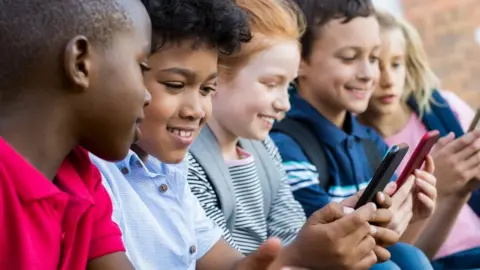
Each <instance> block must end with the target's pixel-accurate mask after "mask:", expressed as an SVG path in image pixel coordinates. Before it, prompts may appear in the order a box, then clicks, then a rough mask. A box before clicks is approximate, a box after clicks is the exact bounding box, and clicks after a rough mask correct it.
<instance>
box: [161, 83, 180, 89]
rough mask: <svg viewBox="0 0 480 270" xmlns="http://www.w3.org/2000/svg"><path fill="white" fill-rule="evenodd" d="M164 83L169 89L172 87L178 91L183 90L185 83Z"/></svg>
mask: <svg viewBox="0 0 480 270" xmlns="http://www.w3.org/2000/svg"><path fill="white" fill-rule="evenodd" d="M162 84H163V85H165V86H166V87H167V89H170V90H174V91H178V90H182V89H183V87H184V85H183V83H166V82H164V83H162Z"/></svg>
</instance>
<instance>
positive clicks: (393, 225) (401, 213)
mask: <svg viewBox="0 0 480 270" xmlns="http://www.w3.org/2000/svg"><path fill="white" fill-rule="evenodd" d="M412 206H413V198H412V194H408V196H407V199H406V200H405V201H404V202H403V203H402V204H401V205H400V206H399V207H398V208H397V209H396V210H395V211H393V210H392V212H393V218H392V221H390V224H388V228H390V229H392V230H395V231H396V232H399V233H400V232H402V228H403V227H404V226H403V225H404V224H405V223H407V224H408V223H409V222H410V219H411V217H412Z"/></svg>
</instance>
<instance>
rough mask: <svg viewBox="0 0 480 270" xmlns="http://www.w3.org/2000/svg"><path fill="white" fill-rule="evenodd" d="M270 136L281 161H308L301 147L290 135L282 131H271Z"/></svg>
mask: <svg viewBox="0 0 480 270" xmlns="http://www.w3.org/2000/svg"><path fill="white" fill-rule="evenodd" d="M270 137H271V139H272V141H273V142H274V143H275V146H276V147H277V149H278V152H279V153H280V156H281V158H282V159H283V161H295V160H297V161H308V159H307V158H306V156H305V154H304V152H303V150H302V148H301V147H300V145H299V144H298V143H297V142H296V141H295V140H294V139H293V138H292V137H290V136H288V135H287V134H285V133H282V132H272V133H270Z"/></svg>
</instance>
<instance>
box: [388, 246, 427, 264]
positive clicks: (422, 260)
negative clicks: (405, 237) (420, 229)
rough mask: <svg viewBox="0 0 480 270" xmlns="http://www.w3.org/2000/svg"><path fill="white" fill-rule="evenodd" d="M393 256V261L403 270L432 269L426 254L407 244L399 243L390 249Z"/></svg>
mask: <svg viewBox="0 0 480 270" xmlns="http://www.w3.org/2000/svg"><path fill="white" fill-rule="evenodd" d="M388 251H390V253H391V254H392V258H391V260H392V261H393V262H395V263H396V264H397V265H398V266H400V268H401V269H432V265H431V263H430V260H429V259H428V258H427V256H426V255H425V253H423V251H421V250H420V249H418V248H417V247H414V246H412V245H409V244H406V243H397V244H395V245H392V246H390V247H389V248H388Z"/></svg>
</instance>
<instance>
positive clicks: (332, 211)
mask: <svg viewBox="0 0 480 270" xmlns="http://www.w3.org/2000/svg"><path fill="white" fill-rule="evenodd" d="M351 212H353V208H350V207H346V206H343V205H340V204H338V203H335V202H331V203H329V204H327V206H325V207H323V208H322V209H320V210H318V211H317V212H315V213H313V215H312V216H311V217H310V218H309V219H308V221H307V222H308V223H311V224H312V225H315V224H328V223H332V222H334V221H335V220H337V219H340V218H342V217H343V216H344V215H345V214H349V213H351Z"/></svg>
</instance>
